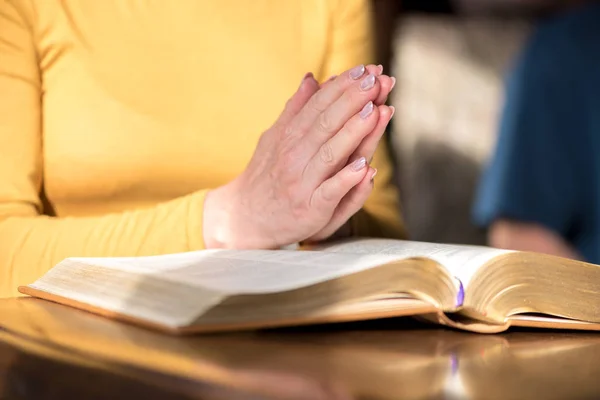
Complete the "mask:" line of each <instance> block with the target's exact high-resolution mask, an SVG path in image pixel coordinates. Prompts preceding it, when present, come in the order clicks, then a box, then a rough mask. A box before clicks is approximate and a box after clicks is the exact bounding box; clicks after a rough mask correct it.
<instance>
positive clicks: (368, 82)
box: [360, 74, 375, 91]
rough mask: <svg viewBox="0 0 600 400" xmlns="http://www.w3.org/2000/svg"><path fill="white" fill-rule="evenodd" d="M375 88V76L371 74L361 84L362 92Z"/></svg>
mask: <svg viewBox="0 0 600 400" xmlns="http://www.w3.org/2000/svg"><path fill="white" fill-rule="evenodd" d="M373 86H375V75H373V74H369V75H367V77H366V78H365V79H363V81H362V82H361V83H360V89H361V90H365V91H366V90H369V89H372V88H373Z"/></svg>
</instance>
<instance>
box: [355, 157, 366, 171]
mask: <svg viewBox="0 0 600 400" xmlns="http://www.w3.org/2000/svg"><path fill="white" fill-rule="evenodd" d="M366 165H367V159H366V158H365V157H361V158H359V159H358V160H356V161H354V162H353V163H352V170H353V171H356V172H358V171H360V170H361V169H363V168H364V167H365V166H366Z"/></svg>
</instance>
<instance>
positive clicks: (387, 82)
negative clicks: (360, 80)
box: [367, 64, 396, 106]
mask: <svg viewBox="0 0 600 400" xmlns="http://www.w3.org/2000/svg"><path fill="white" fill-rule="evenodd" d="M367 72H368V73H370V74H373V75H375V76H377V77H378V78H379V83H380V84H381V91H380V93H379V97H377V100H375V101H374V103H375V105H378V106H380V105H382V104H385V102H386V101H387V98H388V96H389V94H390V92H391V91H392V89H393V88H394V85H395V84H396V78H393V77H389V76H387V75H383V65H381V64H380V65H369V66H367Z"/></svg>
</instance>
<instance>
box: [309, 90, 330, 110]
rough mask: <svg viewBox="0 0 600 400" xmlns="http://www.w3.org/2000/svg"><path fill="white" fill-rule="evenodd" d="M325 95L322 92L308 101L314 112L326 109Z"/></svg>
mask: <svg viewBox="0 0 600 400" xmlns="http://www.w3.org/2000/svg"><path fill="white" fill-rule="evenodd" d="M326 104H327V103H326V101H325V94H324V92H323V91H322V90H320V91H318V92H317V93H315V94H314V95H313V96H312V97H311V99H310V101H309V102H308V105H309V107H311V108H312V109H313V110H314V111H317V112H323V111H325V109H326V108H327V107H326Z"/></svg>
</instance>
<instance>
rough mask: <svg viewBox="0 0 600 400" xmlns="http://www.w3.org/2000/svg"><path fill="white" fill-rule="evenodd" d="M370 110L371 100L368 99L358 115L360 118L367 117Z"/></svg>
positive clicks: (371, 106) (371, 108)
mask: <svg viewBox="0 0 600 400" xmlns="http://www.w3.org/2000/svg"><path fill="white" fill-rule="evenodd" d="M372 112H373V102H372V101H370V102H368V103H367V104H366V105H365V106H364V107H363V109H362V110H360V113H359V115H360V117H361V118H362V119H367V117H368V116H369V115H371V113H372Z"/></svg>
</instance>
